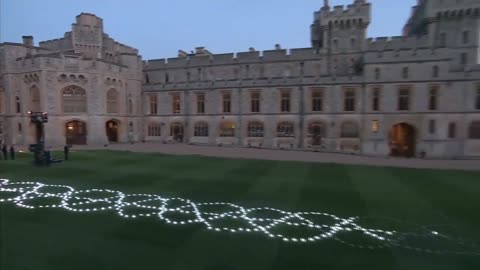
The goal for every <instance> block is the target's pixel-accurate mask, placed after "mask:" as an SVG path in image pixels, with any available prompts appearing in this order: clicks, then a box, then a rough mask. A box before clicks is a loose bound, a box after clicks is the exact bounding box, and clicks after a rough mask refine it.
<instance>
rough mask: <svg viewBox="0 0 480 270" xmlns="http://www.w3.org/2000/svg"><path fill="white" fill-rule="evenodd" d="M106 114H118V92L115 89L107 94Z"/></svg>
mask: <svg viewBox="0 0 480 270" xmlns="http://www.w3.org/2000/svg"><path fill="white" fill-rule="evenodd" d="M107 113H118V92H117V90H115V89H110V90H108V92H107Z"/></svg>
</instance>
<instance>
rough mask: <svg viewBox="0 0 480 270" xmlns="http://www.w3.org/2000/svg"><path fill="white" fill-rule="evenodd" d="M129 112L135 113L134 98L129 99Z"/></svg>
mask: <svg viewBox="0 0 480 270" xmlns="http://www.w3.org/2000/svg"><path fill="white" fill-rule="evenodd" d="M128 114H133V100H132V99H129V100H128Z"/></svg>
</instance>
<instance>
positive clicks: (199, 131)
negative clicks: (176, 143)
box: [193, 122, 208, 137]
mask: <svg viewBox="0 0 480 270" xmlns="http://www.w3.org/2000/svg"><path fill="white" fill-rule="evenodd" d="M193 136H195V137H208V123H205V122H198V123H195V127H194V132H193Z"/></svg>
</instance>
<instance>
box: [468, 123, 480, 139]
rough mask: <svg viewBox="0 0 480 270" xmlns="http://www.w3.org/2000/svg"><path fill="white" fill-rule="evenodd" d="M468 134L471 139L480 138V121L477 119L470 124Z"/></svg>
mask: <svg viewBox="0 0 480 270" xmlns="http://www.w3.org/2000/svg"><path fill="white" fill-rule="evenodd" d="M468 135H469V136H468V137H469V138H470V139H480V121H475V122H472V123H471V124H470V129H469V134H468Z"/></svg>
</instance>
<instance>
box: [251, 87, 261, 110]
mask: <svg viewBox="0 0 480 270" xmlns="http://www.w3.org/2000/svg"><path fill="white" fill-rule="evenodd" d="M250 111H251V112H252V113H258V112H260V92H252V93H250Z"/></svg>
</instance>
